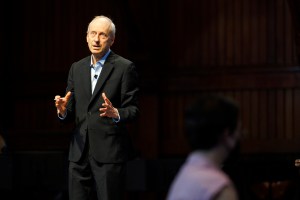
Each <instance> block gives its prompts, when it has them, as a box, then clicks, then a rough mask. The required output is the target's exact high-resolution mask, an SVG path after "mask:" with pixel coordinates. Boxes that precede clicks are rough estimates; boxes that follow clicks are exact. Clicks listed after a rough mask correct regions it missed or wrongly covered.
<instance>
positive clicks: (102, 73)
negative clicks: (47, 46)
mask: <svg viewBox="0 0 300 200" xmlns="http://www.w3.org/2000/svg"><path fill="white" fill-rule="evenodd" d="M115 32H116V28H115V25H114V23H113V22H112V20H111V19H109V18H108V17H106V16H96V17H95V18H94V19H93V20H92V21H91V22H90V23H89V25H88V30H87V35H86V40H87V43H88V47H89V50H90V51H91V55H90V56H87V57H85V58H83V59H82V60H80V61H78V62H75V63H73V64H72V66H71V68H70V71H69V76H68V86H67V89H66V96H65V97H60V96H59V95H57V96H55V106H56V108H57V113H58V116H59V118H60V119H61V120H62V121H64V122H67V121H73V120H75V125H76V127H75V128H74V131H73V134H72V137H71V142H70V149H69V198H70V199H72V200H77V199H78V200H85V199H88V198H89V196H90V194H91V191H92V188H93V187H94V186H95V189H96V192H97V197H98V199H99V200H100V199H101V200H120V199H122V197H123V195H124V194H123V191H124V189H125V180H124V179H125V166H126V161H128V160H129V159H130V158H131V156H132V155H131V152H132V151H131V150H132V149H131V145H130V144H131V143H130V138H129V135H128V133H127V129H126V123H127V122H130V121H132V120H135V119H136V118H137V116H138V114H139V109H138V105H137V95H138V91H139V88H138V75H137V72H136V69H135V65H134V63H132V62H131V61H129V60H127V59H125V58H123V57H121V56H119V55H117V54H115V53H114V52H113V51H111V49H110V47H111V46H112V45H113V43H114V40H115ZM93 183H94V185H93Z"/></svg>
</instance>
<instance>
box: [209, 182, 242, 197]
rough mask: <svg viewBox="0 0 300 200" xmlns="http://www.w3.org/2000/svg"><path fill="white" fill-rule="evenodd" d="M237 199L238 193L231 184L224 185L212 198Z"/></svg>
mask: <svg viewBox="0 0 300 200" xmlns="http://www.w3.org/2000/svg"><path fill="white" fill-rule="evenodd" d="M228 199H230V200H238V199H239V198H238V194H237V191H236V189H235V187H234V186H233V185H228V186H226V187H224V188H223V189H222V190H221V191H220V192H219V193H218V194H217V196H216V197H215V198H214V200H228Z"/></svg>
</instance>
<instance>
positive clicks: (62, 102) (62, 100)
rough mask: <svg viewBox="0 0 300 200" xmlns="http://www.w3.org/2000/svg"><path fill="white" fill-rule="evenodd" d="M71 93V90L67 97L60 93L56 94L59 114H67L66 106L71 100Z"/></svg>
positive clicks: (56, 105)
mask: <svg viewBox="0 0 300 200" xmlns="http://www.w3.org/2000/svg"><path fill="white" fill-rule="evenodd" d="M71 95H72V92H70V91H69V92H68V93H67V94H66V96H65V97H61V96H59V95H56V96H55V98H54V100H55V107H56V109H57V114H59V115H61V116H64V115H65V113H66V110H67V108H66V107H67V104H68V102H69V100H70V97H71Z"/></svg>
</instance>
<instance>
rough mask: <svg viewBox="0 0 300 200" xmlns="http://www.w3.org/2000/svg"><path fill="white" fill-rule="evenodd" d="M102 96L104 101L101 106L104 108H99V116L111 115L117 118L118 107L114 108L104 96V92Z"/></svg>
mask: <svg viewBox="0 0 300 200" xmlns="http://www.w3.org/2000/svg"><path fill="white" fill-rule="evenodd" d="M102 98H103V100H104V103H103V104H102V106H103V107H104V108H100V109H99V111H100V116H101V117H111V118H115V119H118V118H119V112H118V109H116V108H114V107H113V105H112V103H111V102H110V100H109V99H108V98H107V97H106V95H105V93H104V92H103V93H102Z"/></svg>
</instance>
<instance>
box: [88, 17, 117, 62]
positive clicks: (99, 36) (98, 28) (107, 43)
mask: <svg viewBox="0 0 300 200" xmlns="http://www.w3.org/2000/svg"><path fill="white" fill-rule="evenodd" d="M114 39H115V38H114V36H113V35H112V34H111V32H110V23H109V22H108V21H106V20H105V19H97V20H95V21H93V22H92V23H91V24H90V26H89V29H88V32H87V35H86V41H87V43H88V47H89V49H90V51H91V53H92V54H93V55H94V56H95V58H96V59H97V60H98V59H100V58H102V57H103V56H104V55H105V53H107V51H108V50H109V48H110V47H111V46H112V44H113V43H114Z"/></svg>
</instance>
